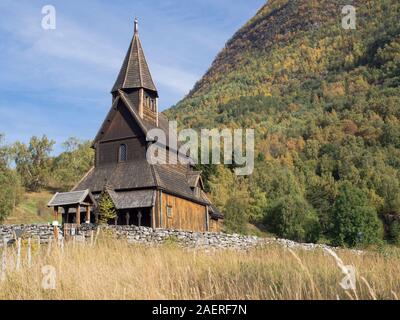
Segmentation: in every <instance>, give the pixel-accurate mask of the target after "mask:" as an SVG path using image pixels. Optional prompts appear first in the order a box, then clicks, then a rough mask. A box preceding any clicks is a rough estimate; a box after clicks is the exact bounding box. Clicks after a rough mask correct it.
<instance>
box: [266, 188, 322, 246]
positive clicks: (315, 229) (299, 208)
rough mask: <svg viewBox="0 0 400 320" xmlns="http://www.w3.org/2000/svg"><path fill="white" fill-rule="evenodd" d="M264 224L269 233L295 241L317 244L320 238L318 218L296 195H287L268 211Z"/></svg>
mask: <svg viewBox="0 0 400 320" xmlns="http://www.w3.org/2000/svg"><path fill="white" fill-rule="evenodd" d="M265 222H266V224H267V226H268V227H269V229H270V230H271V232H273V233H275V234H276V235H278V236H279V237H283V238H285V239H290V240H295V241H303V242H304V241H305V242H317V241H318V239H319V236H320V228H319V223H318V217H317V215H316V213H315V211H314V210H313V208H312V207H311V206H310V205H309V204H308V203H307V201H306V200H304V198H303V197H301V196H298V195H288V196H284V197H282V198H280V199H279V200H277V201H276V202H274V203H273V204H272V205H271V207H270V208H269V209H268V212H267V215H266V219H265Z"/></svg>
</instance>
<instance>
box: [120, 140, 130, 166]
mask: <svg viewBox="0 0 400 320" xmlns="http://www.w3.org/2000/svg"><path fill="white" fill-rule="evenodd" d="M127 158H128V155H127V148H126V144H121V145H120V146H119V162H125V161H126V160H127Z"/></svg>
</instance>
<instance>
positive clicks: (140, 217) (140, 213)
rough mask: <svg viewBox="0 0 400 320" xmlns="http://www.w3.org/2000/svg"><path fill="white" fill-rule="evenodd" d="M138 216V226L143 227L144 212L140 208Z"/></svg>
mask: <svg viewBox="0 0 400 320" xmlns="http://www.w3.org/2000/svg"><path fill="white" fill-rule="evenodd" d="M137 218H138V226H139V227H141V226H142V212H141V211H140V210H139V212H138V214H137Z"/></svg>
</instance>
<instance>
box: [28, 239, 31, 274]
mask: <svg viewBox="0 0 400 320" xmlns="http://www.w3.org/2000/svg"><path fill="white" fill-rule="evenodd" d="M31 250H32V246H31V238H30V237H29V239H28V252H27V258H28V268H30V267H31V266H32V252H31Z"/></svg>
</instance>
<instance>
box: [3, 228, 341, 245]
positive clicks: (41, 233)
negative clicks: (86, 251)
mask: <svg viewBox="0 0 400 320" xmlns="http://www.w3.org/2000/svg"><path fill="white" fill-rule="evenodd" d="M96 229H97V226H96V225H93V224H89V225H82V226H81V229H80V235H81V236H85V237H86V238H88V237H90V236H91V234H92V231H95V230H96ZM16 230H17V231H18V230H24V237H32V238H38V237H40V239H41V242H42V243H46V242H48V239H49V238H50V237H52V236H53V227H52V226H50V225H11V226H5V225H0V240H1V239H3V238H4V237H5V238H6V239H12V238H13V233H14V231H16ZM101 230H102V231H100V232H104V230H108V231H110V233H111V234H114V235H115V236H116V237H117V238H118V239H126V240H127V241H128V242H129V243H132V244H144V245H161V244H163V243H174V244H176V245H180V246H183V247H188V248H201V249H235V250H247V249H250V248H254V247H257V246H264V245H273V244H275V245H279V246H282V247H286V248H295V249H304V250H314V249H325V248H330V249H335V248H331V247H328V246H326V245H321V244H305V243H297V242H294V241H290V240H285V239H275V238H259V237H256V236H244V235H238V234H226V233H211V232H190V231H189V232H188V231H179V230H164V229H155V230H153V229H151V228H145V227H136V226H106V227H103V228H102V229H101ZM60 234H61V235H62V233H61V230H60ZM81 238H83V237H81ZM2 243H3V241H0V246H2Z"/></svg>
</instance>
